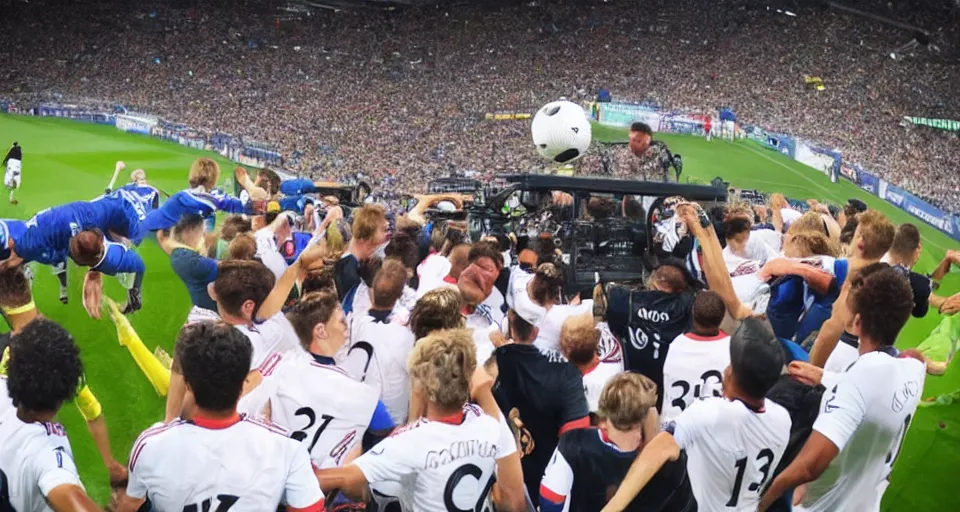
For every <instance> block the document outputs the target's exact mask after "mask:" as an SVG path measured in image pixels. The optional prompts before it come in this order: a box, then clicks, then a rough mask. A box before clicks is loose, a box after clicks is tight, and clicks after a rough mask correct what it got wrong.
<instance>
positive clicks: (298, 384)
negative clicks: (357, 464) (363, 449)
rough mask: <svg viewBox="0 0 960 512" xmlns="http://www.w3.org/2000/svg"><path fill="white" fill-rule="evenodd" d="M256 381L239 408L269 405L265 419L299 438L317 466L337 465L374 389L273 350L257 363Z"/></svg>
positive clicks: (361, 426) (372, 403)
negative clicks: (261, 362)
mask: <svg viewBox="0 0 960 512" xmlns="http://www.w3.org/2000/svg"><path fill="white" fill-rule="evenodd" d="M259 370H260V373H261V374H262V375H263V381H262V382H261V384H260V385H259V386H258V387H257V388H256V389H255V390H254V391H253V392H251V393H250V394H249V395H246V396H244V398H243V399H242V400H241V402H240V406H239V408H240V409H241V410H243V411H246V412H250V413H251V414H252V413H255V412H259V411H262V410H264V407H265V406H266V404H267V402H268V401H269V404H270V421H271V422H272V423H274V424H277V425H280V426H281V427H284V428H285V429H287V430H289V431H290V437H292V438H294V439H296V440H298V441H300V442H302V443H303V444H304V445H305V446H306V447H307V450H308V451H309V452H310V457H311V459H312V460H313V464H314V465H315V466H317V467H318V468H331V467H339V466H342V465H343V463H344V459H345V457H346V455H347V454H348V453H349V452H350V450H351V449H353V447H354V446H356V445H357V443H359V442H360V441H361V440H362V439H363V435H364V434H365V433H366V431H367V426H368V425H370V420H371V418H372V416H373V412H374V410H375V409H376V407H377V402H378V397H377V392H376V391H374V390H373V388H371V387H370V386H367V385H366V384H362V383H360V382H357V381H355V380H353V379H351V378H350V377H349V376H348V375H347V374H346V372H344V371H343V370H341V369H340V368H337V367H336V366H333V365H328V364H320V363H318V362H316V361H313V360H312V359H311V358H310V357H309V356H308V357H291V356H289V355H287V356H284V355H283V354H280V353H274V354H272V355H271V356H270V357H268V358H267V360H266V361H265V362H264V364H263V365H261V366H260V368H259Z"/></svg>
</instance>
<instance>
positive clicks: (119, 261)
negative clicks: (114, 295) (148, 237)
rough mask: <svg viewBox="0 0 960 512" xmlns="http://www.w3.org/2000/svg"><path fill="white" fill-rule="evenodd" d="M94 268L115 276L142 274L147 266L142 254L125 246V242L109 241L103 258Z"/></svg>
mask: <svg viewBox="0 0 960 512" xmlns="http://www.w3.org/2000/svg"><path fill="white" fill-rule="evenodd" d="M92 270H96V271H97V272H103V273H104V274H106V275H108V276H115V275H117V274H124V273H132V274H142V273H144V272H145V271H146V270H147V267H146V265H145V264H144V263H143V259H142V258H140V255H139V254H137V253H136V252H135V251H133V250H132V249H128V248H126V247H124V246H123V244H118V243H113V242H107V244H106V250H105V251H104V254H103V260H101V261H100V263H98V264H97V266H95V267H93V268H92Z"/></svg>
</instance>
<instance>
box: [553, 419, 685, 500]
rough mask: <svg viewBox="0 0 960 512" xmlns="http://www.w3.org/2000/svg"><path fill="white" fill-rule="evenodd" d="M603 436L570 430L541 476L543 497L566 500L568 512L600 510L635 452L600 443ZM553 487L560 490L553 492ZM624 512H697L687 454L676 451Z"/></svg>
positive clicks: (635, 455)
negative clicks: (674, 459)
mask: <svg viewBox="0 0 960 512" xmlns="http://www.w3.org/2000/svg"><path fill="white" fill-rule="evenodd" d="M602 435H603V434H602V433H601V432H600V431H599V430H598V429H596V428H588V429H581V430H572V431H570V432H567V433H565V434H564V435H563V436H562V437H561V438H560V443H559V444H558V445H557V453H556V454H555V456H554V457H553V459H552V460H551V461H550V467H548V469H547V472H546V473H545V475H544V479H543V487H544V490H543V492H542V494H543V495H544V496H554V497H557V496H565V497H566V500H567V501H568V502H569V504H570V507H569V510H570V512H592V511H599V510H601V509H602V508H603V506H604V505H605V504H606V503H607V502H608V501H609V500H610V498H612V497H613V495H614V493H616V491H617V488H618V487H619V486H620V483H621V482H622V481H623V478H624V477H625V476H626V474H627V471H628V470H629V469H630V465H631V464H633V461H634V459H636V457H637V452H636V451H632V452H622V451H620V450H618V449H617V448H616V447H614V446H612V445H610V444H608V443H607V442H606V441H604V440H603V438H602ZM564 464H565V465H566V466H567V467H564ZM570 477H572V481H571V480H570ZM555 486H556V487H562V488H560V489H556V488H553V487H555ZM625 510H628V511H634V512H657V511H670V512H692V511H695V510H697V500H696V498H695V497H694V495H693V489H692V488H691V486H690V479H689V477H688V476H687V455H686V453H685V452H682V451H681V452H680V458H679V459H677V460H676V461H673V462H667V463H666V464H665V465H664V466H663V467H662V468H661V469H660V471H659V472H657V474H656V475H654V477H653V479H652V480H651V481H650V482H649V483H648V484H647V485H646V486H645V487H644V488H643V490H642V491H641V492H640V494H638V495H637V497H636V498H634V499H633V501H632V502H630V505H629V506H627V508H626V509H625Z"/></svg>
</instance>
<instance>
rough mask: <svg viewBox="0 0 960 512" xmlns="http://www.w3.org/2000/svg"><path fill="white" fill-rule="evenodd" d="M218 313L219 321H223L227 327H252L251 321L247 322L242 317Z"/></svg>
mask: <svg viewBox="0 0 960 512" xmlns="http://www.w3.org/2000/svg"><path fill="white" fill-rule="evenodd" d="M219 313H220V319H221V320H223V321H224V323H226V324H228V325H232V326H234V327H237V326H240V325H247V326H249V325H253V321H252V320H248V319H246V318H244V317H242V316H235V315H233V314H231V313H225V312H223V311H220V312H219Z"/></svg>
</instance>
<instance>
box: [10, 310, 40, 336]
mask: <svg viewBox="0 0 960 512" xmlns="http://www.w3.org/2000/svg"><path fill="white" fill-rule="evenodd" d="M39 316H40V313H39V312H38V311H37V309H36V308H33V309H30V310H27V311H24V312H23V313H18V314H13V315H12V314H10V313H7V321H8V322H10V330H11V331H12V332H13V334H17V333H18V332H20V331H21V330H23V328H24V327H26V326H27V324H29V323H30V322H32V321H34V320H36V319H37V317H39Z"/></svg>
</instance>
